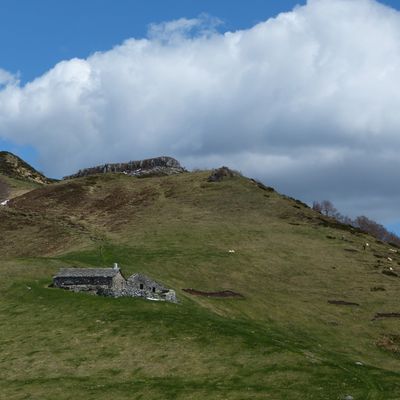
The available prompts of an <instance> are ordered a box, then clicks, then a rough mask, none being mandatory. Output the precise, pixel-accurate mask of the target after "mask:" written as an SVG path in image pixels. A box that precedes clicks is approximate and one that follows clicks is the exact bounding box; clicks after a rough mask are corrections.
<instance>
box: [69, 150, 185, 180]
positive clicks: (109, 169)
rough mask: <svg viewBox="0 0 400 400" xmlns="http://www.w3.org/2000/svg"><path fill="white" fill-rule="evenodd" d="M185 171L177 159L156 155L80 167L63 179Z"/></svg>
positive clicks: (139, 175)
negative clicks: (141, 158) (143, 158)
mask: <svg viewBox="0 0 400 400" xmlns="http://www.w3.org/2000/svg"><path fill="white" fill-rule="evenodd" d="M182 172H186V169H185V168H183V167H182V166H181V165H180V163H179V161H178V160H176V159H175V158H172V157H166V156H163V157H156V158H148V159H146V160H139V161H129V162H126V163H114V164H103V165H98V166H96V167H92V168H84V169H80V170H79V171H78V172H77V173H76V174H73V175H69V176H65V177H64V178H63V179H73V178H81V177H84V176H89V175H96V174H106V173H123V174H126V175H130V176H138V177H145V176H160V175H161V176H163V175H175V174H180V173H182Z"/></svg>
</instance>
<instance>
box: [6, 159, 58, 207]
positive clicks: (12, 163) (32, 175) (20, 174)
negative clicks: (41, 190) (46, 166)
mask: <svg viewBox="0 0 400 400" xmlns="http://www.w3.org/2000/svg"><path fill="white" fill-rule="evenodd" d="M51 182H54V180H53V179H49V178H46V177H45V176H44V175H43V174H41V173H40V172H38V171H36V170H35V169H34V168H33V167H32V166H30V165H29V164H28V163H26V162H25V161H24V160H22V159H21V158H19V157H18V156H16V155H15V154H12V153H10V152H7V151H0V200H5V199H10V198H14V197H17V196H20V195H22V194H24V193H26V192H29V191H30V190H32V189H36V188H37V187H39V186H41V185H44V184H49V183H51Z"/></svg>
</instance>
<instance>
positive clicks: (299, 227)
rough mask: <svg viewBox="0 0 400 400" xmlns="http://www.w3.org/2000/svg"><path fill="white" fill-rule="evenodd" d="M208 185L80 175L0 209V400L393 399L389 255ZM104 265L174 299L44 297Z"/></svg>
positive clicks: (289, 202) (397, 259)
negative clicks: (74, 274) (57, 276)
mask: <svg viewBox="0 0 400 400" xmlns="http://www.w3.org/2000/svg"><path fill="white" fill-rule="evenodd" d="M209 175H210V171H204V172H196V173H181V174H179V175H173V176H163V177H149V178H137V177H131V176H127V175H124V174H102V175H92V176H87V177H82V178H76V179H72V180H66V181H61V182H57V183H53V184H51V185H46V186H42V187H40V188H38V189H36V190H33V191H30V192H29V193H26V194H24V195H23V196H19V197H18V198H15V199H13V200H12V201H10V203H9V206H7V207H2V208H0V241H1V244H2V245H1V246H0V256H1V259H2V264H1V266H0V291H1V293H2V294H3V296H2V298H1V300H0V324H1V326H2V330H1V331H0V368H1V371H3V372H2V374H1V375H0V387H1V388H2V390H1V391H0V399H23V398H27V397H26V395H27V394H29V395H30V397H29V398H33V399H54V398H55V397H57V398H58V399H69V398H85V399H110V398H113V399H132V398H135V399H141V398H146V399H159V398H163V399H203V398H210V399H227V398H229V399H258V398H259V399H266V398H270V399H299V398H301V399H342V398H345V396H347V395H351V396H353V398H354V399H398V398H400V383H399V382H400V379H399V378H400V363H399V354H400V337H399V335H398V332H399V328H400V319H397V318H395V317H396V314H394V313H400V305H399V301H398V291H399V283H400V278H399V275H400V255H399V253H397V249H390V247H389V246H388V245H386V244H383V243H381V242H378V241H376V240H375V239H373V238H372V237H370V236H368V235H365V234H363V233H362V232H359V231H357V230H355V229H354V228H351V227H349V226H345V225H341V224H338V223H336V222H335V221H333V220H331V219H329V218H326V217H324V216H322V215H320V214H319V213H316V212H314V211H313V210H311V209H310V208H308V207H307V206H306V205H304V204H302V203H301V202H299V201H296V200H294V199H291V198H288V197H286V196H283V195H281V194H279V193H277V192H276V191H274V190H273V189H271V188H268V187H265V186H263V185H260V184H258V183H257V182H255V181H253V180H250V179H248V178H245V177H242V176H237V175H235V176H233V177H231V178H225V179H223V180H222V181H216V182H208V180H207V178H208V176H209ZM365 242H368V243H369V244H370V246H369V248H368V249H367V250H365V251H364V250H363V244H364V243H365ZM229 250H234V252H230V251H229ZM388 257H390V259H391V260H392V261H389V260H388ZM113 262H118V263H119V264H120V265H121V268H122V271H123V272H124V273H125V274H126V275H129V274H131V273H133V272H141V273H145V274H148V275H150V276H151V277H153V278H154V279H157V280H159V281H160V282H163V283H165V284H166V285H167V286H168V287H171V288H174V289H175V290H176V292H177V296H178V298H179V299H180V304H179V305H174V304H166V303H155V302H148V301H145V300H139V299H127V298H121V299H112V298H102V297H95V296H89V295H85V294H76V293H70V292H65V291H61V290H58V289H52V288H49V287H48V285H49V283H50V282H51V277H52V275H53V274H54V273H55V272H56V271H57V270H58V268H60V267H61V266H72V265H76V266H82V267H84V266H109V265H111V263H113ZM185 288H191V289H195V290H196V291H205V292H215V291H223V290H230V291H234V292H236V293H240V294H241V295H242V296H243V298H208V297H202V296H194V295H191V294H190V293H188V292H185V291H183V290H182V289H185ZM350 303H352V304H350ZM377 313H381V314H382V313H385V314H387V315H386V316H385V315H380V316H379V315H378V316H376V314H377Z"/></svg>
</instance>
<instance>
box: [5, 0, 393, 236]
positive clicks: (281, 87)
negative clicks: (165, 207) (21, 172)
mask: <svg viewBox="0 0 400 400" xmlns="http://www.w3.org/2000/svg"><path fill="white" fill-rule="evenodd" d="M0 18H1V22H0V49H1V51H0V149H4V150H9V151H12V152H14V153H16V154H18V155H20V156H22V157H23V158H24V159H26V160H27V161H28V162H30V163H32V164H33V165H34V166H35V167H36V168H37V169H39V170H41V171H43V172H44V173H46V175H48V176H51V177H61V176H63V175H67V174H71V173H73V172H75V171H76V170H77V169H79V168H83V167H88V166H92V165H97V164H102V163H106V162H120V161H121V162H122V161H128V160H133V159H141V158H149V157H154V156H159V155H170V156H173V157H176V158H177V159H178V160H179V161H181V163H182V164H184V165H185V166H186V167H187V168H189V169H190V168H212V167H218V166H221V165H227V166H229V167H231V168H234V169H237V170H240V171H242V172H243V173H244V174H245V175H247V176H251V177H255V178H258V179H260V180H262V181H263V182H265V183H266V184H268V185H270V186H273V187H275V188H276V189H277V190H279V191H280V192H282V193H285V194H288V195H290V196H294V197H296V198H299V199H301V200H303V201H306V202H308V203H311V202H312V201H313V200H323V199H330V200H331V201H333V203H334V204H335V205H336V207H337V208H338V209H339V210H340V211H341V212H342V213H344V214H348V215H350V216H353V217H354V216H356V215H367V216H369V217H370V218H373V219H375V220H377V221H379V222H381V223H383V224H385V225H386V226H388V227H389V228H390V229H392V230H395V231H396V232H400V213H399V207H398V204H399V203H400V185H398V181H399V179H398V178H399V174H398V171H399V170H400V158H399V157H398V156H397V155H398V154H399V151H400V136H399V135H400V113H399V112H398V110H399V109H400V91H399V90H398V88H399V87H400V5H399V4H398V3H397V4H396V2H394V1H385V2H383V1H381V2H378V1H375V0H308V1H296V0H295V1H291V0H286V1H265V0H246V1H241V0H235V1H232V0H230V1H225V0H218V1H215V0H168V1H165V0H147V1H134V0H119V1H117V2H116V1H111V0H85V1H82V0H80V1H77V0H69V1H57V2H55V1H53V0H35V1H32V0H0Z"/></svg>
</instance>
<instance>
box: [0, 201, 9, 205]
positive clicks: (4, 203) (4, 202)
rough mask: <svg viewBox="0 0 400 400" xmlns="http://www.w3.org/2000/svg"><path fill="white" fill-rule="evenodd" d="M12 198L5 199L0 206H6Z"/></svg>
mask: <svg viewBox="0 0 400 400" xmlns="http://www.w3.org/2000/svg"><path fill="white" fill-rule="evenodd" d="M9 201H10V200H4V201H2V202H1V203H0V206H6V205H7V203H8V202H9Z"/></svg>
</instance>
